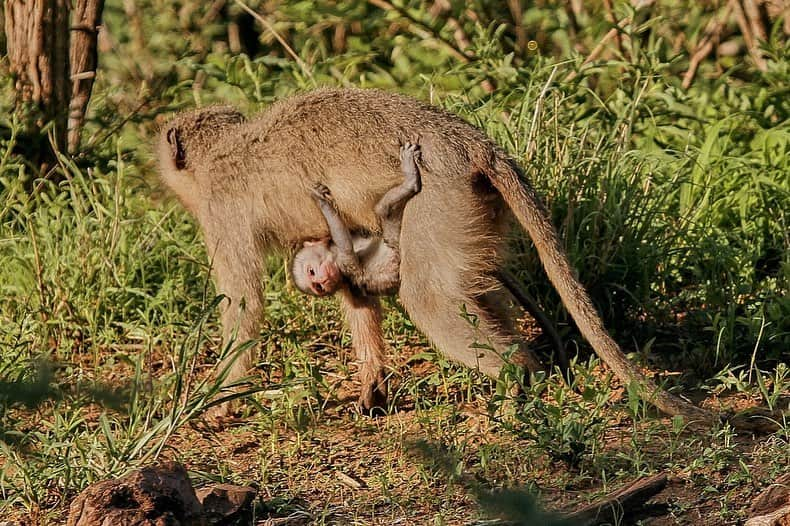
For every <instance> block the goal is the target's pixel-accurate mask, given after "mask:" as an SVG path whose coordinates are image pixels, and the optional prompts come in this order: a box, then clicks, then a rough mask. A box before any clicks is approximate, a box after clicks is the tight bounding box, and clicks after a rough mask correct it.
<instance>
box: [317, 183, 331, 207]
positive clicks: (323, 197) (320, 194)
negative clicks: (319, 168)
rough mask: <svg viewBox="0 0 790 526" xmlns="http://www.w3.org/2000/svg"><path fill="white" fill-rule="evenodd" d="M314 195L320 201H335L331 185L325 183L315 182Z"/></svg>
mask: <svg viewBox="0 0 790 526" xmlns="http://www.w3.org/2000/svg"><path fill="white" fill-rule="evenodd" d="M312 192H313V197H314V198H315V199H317V200H318V201H323V202H325V203H330V204H333V203H334V202H335V199H334V197H332V192H331V191H330V190H329V187H328V186H326V185H325V184H323V183H315V184H314V185H313V188H312Z"/></svg>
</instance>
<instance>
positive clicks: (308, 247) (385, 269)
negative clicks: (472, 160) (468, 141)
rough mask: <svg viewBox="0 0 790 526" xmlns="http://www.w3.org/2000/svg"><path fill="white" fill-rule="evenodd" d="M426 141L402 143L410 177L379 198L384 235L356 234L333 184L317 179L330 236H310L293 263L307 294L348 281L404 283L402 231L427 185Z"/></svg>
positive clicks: (365, 286) (354, 284)
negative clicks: (420, 163)
mask: <svg viewBox="0 0 790 526" xmlns="http://www.w3.org/2000/svg"><path fill="white" fill-rule="evenodd" d="M419 158H420V147H419V145H417V144H412V143H406V144H404V145H403V146H401V149H400V162H401V169H402V170H403V175H404V180H403V182H402V183H401V184H399V185H398V186H395V187H393V188H391V189H390V190H388V191H387V193H385V194H384V196H383V197H382V198H381V199H380V200H379V202H378V203H376V207H375V212H376V216H377V217H378V218H379V221H380V222H381V233H382V235H381V237H378V236H374V237H368V236H363V235H361V234H359V233H354V234H352V233H351V231H350V230H349V229H348V226H346V224H345V223H344V222H343V219H342V218H341V217H340V213H339V212H338V211H337V207H336V206H335V201H334V199H333V198H332V194H331V192H330V191H329V188H327V187H326V186H324V185H323V184H320V183H317V184H316V185H315V186H314V187H313V197H314V199H315V200H316V202H317V203H318V206H319V207H320V209H321V213H322V214H323V215H324V218H325V219H326V223H327V226H328V227H329V234H330V237H329V238H326V239H321V240H318V241H305V242H304V246H303V247H302V248H301V249H300V250H299V251H298V252H297V253H296V255H295V256H294V259H293V264H292V266H291V274H292V275H293V279H294V283H295V284H296V287H297V288H298V289H299V290H301V291H302V292H304V293H305V294H312V295H314V296H328V295H330V294H333V293H334V292H335V291H337V290H338V289H340V288H342V287H346V286H348V287H351V288H352V290H353V291H354V292H355V293H358V294H362V295H373V296H380V295H388V294H395V293H396V292H397V291H398V288H399V287H400V232H401V222H402V221H403V210H404V208H406V203H407V202H409V200H410V199H411V198H412V197H414V196H415V195H417V194H418V193H419V192H420V190H421V189H422V180H421V178H420V171H419V168H418V167H417V160H418V159H419Z"/></svg>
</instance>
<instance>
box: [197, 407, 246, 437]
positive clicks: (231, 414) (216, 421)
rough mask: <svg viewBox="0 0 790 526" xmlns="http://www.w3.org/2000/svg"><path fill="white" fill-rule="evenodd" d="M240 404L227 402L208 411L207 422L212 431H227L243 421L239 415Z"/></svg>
mask: <svg viewBox="0 0 790 526" xmlns="http://www.w3.org/2000/svg"><path fill="white" fill-rule="evenodd" d="M238 408H239V407H238V404H234V403H233V402H225V403H223V404H219V405H215V406H214V407H212V408H210V409H209V410H208V411H206V414H205V417H204V418H205V421H206V424H207V425H208V426H209V427H210V428H211V429H215V430H216V429H225V428H228V427H230V426H231V425H233V424H235V423H238V422H240V421H241V418H240V417H239V415H238V414H237V410H238Z"/></svg>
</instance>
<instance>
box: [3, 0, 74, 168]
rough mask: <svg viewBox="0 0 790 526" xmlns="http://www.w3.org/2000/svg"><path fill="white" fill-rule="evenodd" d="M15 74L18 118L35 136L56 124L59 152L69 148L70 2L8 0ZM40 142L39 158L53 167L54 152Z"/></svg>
mask: <svg viewBox="0 0 790 526" xmlns="http://www.w3.org/2000/svg"><path fill="white" fill-rule="evenodd" d="M4 4H5V33H6V39H7V46H8V60H9V70H10V72H11V74H12V75H13V76H14V77H15V88H16V89H15V92H16V100H15V107H16V112H17V114H18V115H19V116H20V117H21V118H22V121H23V122H24V123H25V126H26V132H27V133H28V134H29V135H30V137H31V138H33V137H34V136H36V135H39V136H40V134H39V130H40V129H41V128H42V127H43V126H44V125H45V124H46V123H48V122H54V124H55V126H54V131H53V137H54V143H55V146H56V148H58V149H63V148H64V147H65V146H66V108H67V107H68V101H69V95H70V92H71V82H70V81H69V25H68V23H69V7H68V4H67V1H66V0H27V1H22V0H5V2H4ZM36 142H39V147H38V148H37V149H38V154H39V155H38V156H37V157H38V159H35V160H37V161H39V162H40V163H43V164H45V165H46V164H49V163H48V161H47V158H49V159H50V160H51V159H52V158H53V157H54V156H53V154H52V152H51V150H50V149H49V148H47V147H46V145H45V144H42V142H43V141H36Z"/></svg>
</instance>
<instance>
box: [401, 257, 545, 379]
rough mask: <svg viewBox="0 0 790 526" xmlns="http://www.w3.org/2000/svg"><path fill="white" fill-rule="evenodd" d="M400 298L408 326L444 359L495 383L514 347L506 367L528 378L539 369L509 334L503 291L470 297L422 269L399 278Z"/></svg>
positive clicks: (513, 334)
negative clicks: (517, 367)
mask: <svg viewBox="0 0 790 526" xmlns="http://www.w3.org/2000/svg"><path fill="white" fill-rule="evenodd" d="M449 271H450V269H448V268H445V269H443V272H444V273H447V272H449ZM400 298H401V301H402V303H403V305H404V307H405V308H406V310H407V311H408V313H409V316H410V317H411V319H412V321H413V322H414V324H415V325H416V326H417V327H418V328H419V329H420V330H421V331H422V332H423V333H425V335H426V336H427V337H428V338H429V339H430V340H431V341H432V342H433V344H434V345H436V347H437V348H438V349H439V350H440V351H441V352H442V353H444V354H445V355H446V356H448V357H449V358H451V359H453V360H455V361H458V362H461V363H463V364H465V365H467V366H468V367H471V368H473V369H479V370H480V372H482V373H484V374H486V375H488V376H491V377H494V378H496V377H497V376H499V373H500V371H501V370H502V366H503V365H505V363H506V361H505V355H506V353H507V352H508V350H509V348H510V347H511V346H512V345H513V344H516V345H517V349H516V352H515V353H514V354H513V355H511V356H510V362H511V363H514V364H516V365H520V366H522V367H524V368H525V369H527V370H528V371H529V372H531V373H535V372H537V371H542V370H543V366H542V365H541V363H540V361H539V360H538V359H537V358H536V357H535V355H534V354H533V353H532V351H530V350H529V349H528V348H527V347H526V345H525V343H524V342H523V340H522V339H521V338H519V336H518V335H517V334H516V332H515V329H514V327H513V320H512V319H510V318H509V315H510V314H512V312H511V309H508V308H506V307H504V305H506V303H507V302H508V301H509V299H508V298H507V292H506V291H504V290H502V289H499V290H494V291H489V292H487V293H486V294H484V295H482V296H478V297H474V296H471V295H468V294H464V291H462V290H458V289H456V290H453V287H451V286H446V285H442V281H441V280H440V279H437V278H436V277H435V276H430V273H429V272H425V271H424V269H423V271H422V272H403V273H402V278H401V289H400ZM464 312H465V313H466V315H464V314H463V313H464Z"/></svg>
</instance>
